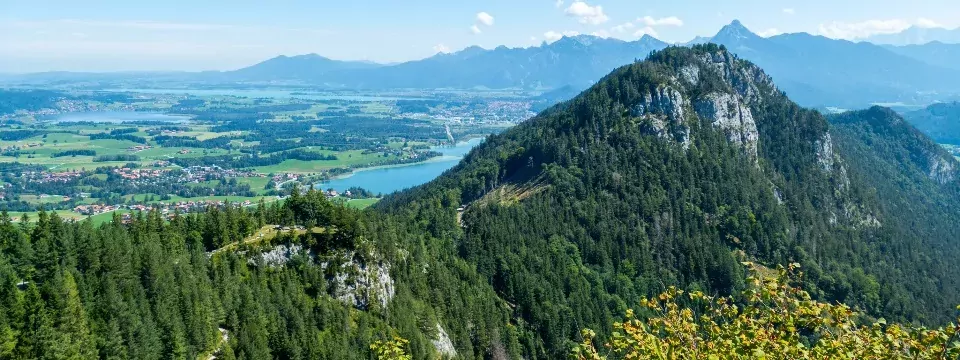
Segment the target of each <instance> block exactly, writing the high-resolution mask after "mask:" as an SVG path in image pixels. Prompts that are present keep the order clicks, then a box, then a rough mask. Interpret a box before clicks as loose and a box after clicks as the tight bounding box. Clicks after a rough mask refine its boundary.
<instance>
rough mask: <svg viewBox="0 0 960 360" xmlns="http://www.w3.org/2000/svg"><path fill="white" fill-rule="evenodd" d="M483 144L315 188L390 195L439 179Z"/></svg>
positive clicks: (470, 143)
mask: <svg viewBox="0 0 960 360" xmlns="http://www.w3.org/2000/svg"><path fill="white" fill-rule="evenodd" d="M482 142H483V139H482V138H476V139H471V140H470V141H465V142H460V143H457V145H456V146H437V147H434V148H433V150H434V151H437V152H440V153H442V154H443V156H441V157H439V158H435V159H431V160H428V161H425V162H422V163H416V164H410V165H402V166H393V167H382V168H372V169H366V170H359V171H355V172H354V173H353V174H352V175H349V176H346V177H340V178H337V179H333V180H330V181H327V182H323V183H319V184H316V187H317V188H318V189H323V190H326V189H330V188H333V189H334V190H337V191H340V192H343V191H344V190H347V189H349V188H351V187H354V186H357V187H361V188H364V189H367V190H369V191H372V192H373V193H381V194H384V195H386V194H389V193H392V192H395V191H400V190H403V189H408V188H411V187H414V186H417V185H421V184H424V183H427V182H429V181H430V180H433V179H436V178H437V177H438V176H440V174H443V172H444V171H446V170H447V169H450V168H452V167H454V166H456V165H457V164H458V163H459V162H460V160H461V159H463V156H464V155H466V154H467V153H468V152H470V149H473V148H474V147H475V146H477V145H479V144H480V143H482Z"/></svg>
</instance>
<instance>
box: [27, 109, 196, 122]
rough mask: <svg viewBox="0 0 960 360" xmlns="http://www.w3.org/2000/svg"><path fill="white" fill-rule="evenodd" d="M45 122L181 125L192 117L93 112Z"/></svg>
mask: <svg viewBox="0 0 960 360" xmlns="http://www.w3.org/2000/svg"><path fill="white" fill-rule="evenodd" d="M43 120H44V121H53V122H93V123H110V124H119V123H124V122H130V121H164V122H170V123H181V122H186V121H188V120H190V117H189V116H184V115H167V114H161V113H152V112H138V111H91V112H72V113H64V114H58V115H53V116H49V117H44V118H43Z"/></svg>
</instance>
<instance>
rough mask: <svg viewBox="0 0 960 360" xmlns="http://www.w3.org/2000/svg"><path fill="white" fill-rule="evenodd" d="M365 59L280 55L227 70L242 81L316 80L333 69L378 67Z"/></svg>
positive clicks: (315, 55) (230, 74)
mask: <svg viewBox="0 0 960 360" xmlns="http://www.w3.org/2000/svg"><path fill="white" fill-rule="evenodd" d="M379 66H380V65H378V64H373V63H369V62H365V61H339V60H331V59H328V58H326V57H323V56H320V55H317V54H305V55H296V56H285V55H280V56H277V57H275V58H272V59H269V60H266V61H264V62H261V63H258V64H255V65H252V66H249V67H245V68H243V69H239V70H235V71H231V72H227V73H226V75H227V76H229V77H230V78H232V79H237V80H243V81H275V80H300V81H310V80H316V79H319V78H320V77H322V76H323V75H326V74H329V73H331V72H334V71H340V70H348V69H372V68H376V67H379Z"/></svg>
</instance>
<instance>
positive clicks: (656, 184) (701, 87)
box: [377, 45, 960, 358]
mask: <svg viewBox="0 0 960 360" xmlns="http://www.w3.org/2000/svg"><path fill="white" fill-rule="evenodd" d="M901 122H902V121H901ZM907 128H908V129H909V126H907ZM844 129H846V128H845V127H840V125H838V128H837V129H834V130H832V129H831V126H830V124H829V123H828V122H827V119H825V118H824V117H823V116H822V115H820V114H819V113H817V112H815V111H812V110H805V109H803V108H800V107H799V106H797V105H796V104H794V103H793V102H791V101H790V100H789V99H788V98H786V97H785V96H784V95H783V94H782V93H781V92H780V91H779V90H778V89H777V87H776V86H775V85H774V84H773V82H772V81H771V78H770V77H768V76H767V75H766V74H765V73H764V72H763V71H762V70H760V69H759V68H757V67H755V66H754V65H752V64H750V63H748V62H746V61H743V60H740V59H737V58H736V57H735V56H733V55H732V54H731V53H729V52H727V51H726V50H725V49H722V48H719V47H717V46H716V45H707V46H698V47H694V48H693V49H692V50H691V49H685V48H668V49H667V50H664V51H662V52H658V53H656V54H654V55H653V56H652V57H651V58H650V59H648V60H647V61H645V62H641V63H637V64H634V65H630V66H626V67H623V68H620V69H618V70H616V71H614V72H613V73H612V74H611V75H609V76H607V77H605V78H604V79H602V80H601V81H600V82H599V83H598V84H597V85H595V86H594V87H592V88H591V89H589V90H587V91H586V92H584V93H583V94H581V95H580V96H578V97H576V98H575V99H573V100H572V101H569V102H566V103H563V104H562V105H558V106H556V107H554V108H552V109H549V110H547V111H545V112H544V113H542V114H541V115H540V116H538V117H536V118H534V119H532V120H530V121H528V122H526V123H524V124H521V125H519V126H517V127H516V128H514V129H511V130H510V131H507V132H505V133H503V134H501V135H497V136H492V137H490V138H489V139H488V140H487V141H486V142H485V143H484V144H483V145H481V146H480V147H478V148H477V149H476V150H474V151H473V152H472V153H471V154H470V155H468V156H467V157H466V158H465V160H464V161H463V162H462V163H461V164H460V165H459V166H457V167H456V168H454V169H453V170H451V171H449V172H448V173H446V174H445V175H444V176H442V177H441V178H439V179H437V180H435V181H434V182H432V183H430V184H427V185H424V186H422V187H420V188H417V189H414V190H412V191H408V192H405V193H401V194H398V195H395V196H393V197H391V198H388V199H386V200H384V201H382V202H381V203H380V204H378V206H377V207H378V208H379V209H380V210H381V211H386V212H388V213H391V214H394V216H397V217H399V218H400V220H399V221H400V222H405V223H410V224H424V225H420V229H421V231H423V232H424V233H427V234H430V235H431V237H433V238H435V239H437V240H435V241H445V240H440V239H446V238H449V237H450V236H453V238H454V239H455V240H454V241H453V243H452V244H451V245H449V246H451V247H455V249H456V251H457V253H458V254H459V255H460V256H462V257H463V258H464V259H466V260H467V261H469V262H470V263H471V264H473V266H475V267H476V268H477V270H478V271H479V272H480V274H481V275H482V276H484V277H485V278H486V279H487V281H488V282H489V283H490V284H491V285H492V286H493V288H494V290H495V291H496V292H497V294H499V296H500V297H501V298H503V299H504V300H505V301H506V302H508V303H510V304H513V306H515V308H514V312H513V314H514V316H515V320H514V321H516V322H517V323H522V324H529V326H530V327H531V331H532V332H533V335H534V340H533V342H532V343H527V342H523V344H525V351H526V352H527V353H529V354H539V355H537V356H535V357H547V358H551V357H553V358H555V357H558V356H561V355H562V354H563V353H564V352H565V349H568V348H569V346H570V341H571V340H572V339H577V338H578V336H579V330H580V329H581V328H584V327H589V328H593V329H603V328H605V327H604V326H603V325H604V324H610V323H612V321H613V319H614V318H616V317H617V316H618V315H619V314H622V313H623V311H624V310H625V309H627V308H631V307H636V306H637V301H638V299H640V298H641V297H642V296H645V295H653V294H656V293H659V292H660V291H661V290H664V287H665V286H667V285H670V284H678V285H680V286H681V287H683V288H686V289H691V290H703V291H705V292H708V293H717V294H733V293H735V292H736V291H738V290H739V289H742V288H743V280H744V278H743V276H744V275H743V274H744V270H743V268H742V267H741V265H740V263H741V261H758V262H761V263H764V264H770V265H773V264H784V263H788V262H799V263H801V264H803V268H804V269H806V271H807V278H806V282H807V287H808V288H810V289H812V291H811V293H812V294H813V296H814V297H816V298H820V299H824V300H829V301H841V302H844V303H847V304H850V305H853V306H856V307H858V308H861V309H863V310H864V311H865V312H867V313H868V314H870V315H873V316H884V317H886V318H887V319H901V320H913V321H920V322H929V323H939V322H944V321H948V320H949V319H950V316H951V315H952V309H953V306H954V303H956V302H958V301H960V298H958V295H957V294H960V292H958V290H960V285H958V283H957V281H956V280H955V279H956V275H957V274H960V269H958V268H957V266H956V265H955V264H954V262H953V261H952V260H951V259H952V258H954V257H955V256H956V255H957V254H958V250H960V249H958V245H957V242H956V234H958V233H960V232H958V231H960V229H958V228H957V224H956V222H955V221H953V219H956V217H957V216H958V215H960V211H958V209H957V208H956V206H955V205H952V204H956V203H957V201H956V200H957V192H956V191H954V190H952V189H954V187H953V186H955V184H956V181H955V180H950V175H947V174H949V173H950V172H949V171H946V169H947V167H945V166H944V165H945V164H947V163H942V162H941V163H938V162H937V161H939V160H935V159H939V158H928V159H926V160H924V159H921V158H918V159H913V158H909V157H908V158H906V159H900V158H896V159H888V158H887V156H888V155H889V151H891V150H890V149H889V146H894V145H896V146H897V147H898V148H899V147H903V148H905V149H909V151H910V153H914V152H917V151H921V150H917V149H919V148H918V147H917V146H920V145H923V146H929V145H930V144H931V143H930V142H929V140H924V141H925V142H923V141H921V140H923V139H924V138H923V136H922V135H919V133H917V132H916V131H912V132H883V131H880V130H876V131H880V133H881V134H883V136H884V137H885V142H884V143H882V144H880V143H877V142H864V140H862V139H860V138H853V137H852V135H851V132H849V131H844ZM901 130H902V129H901ZM858 142H859V143H865V144H866V145H864V146H863V147H854V146H851V145H850V144H857V143H858ZM918 142H921V143H922V144H921V143H918ZM917 144H920V145H917ZM926 148H927V147H924V149H926ZM929 149H936V146H935V145H933V147H932V148H929ZM855 150H856V151H855ZM933 155H940V153H933ZM858 157H860V158H862V159H864V160H863V161H860V160H858ZM931 159H934V160H931ZM870 160H873V161H877V162H880V163H881V164H884V166H880V167H876V169H887V170H890V169H893V170H890V171H894V172H896V169H899V168H900V166H901V165H902V164H901V163H900V161H916V165H915V166H913V167H911V168H904V169H909V170H908V174H907V175H903V176H898V177H888V178H885V179H881V180H876V179H874V177H873V175H876V173H874V172H872V171H871V172H868V171H867V170H868V169H867V168H866V167H868V166H870V165H869V164H871V163H870V162H869V161H870ZM938 164H939V165H938ZM949 164H952V162H951V163H949ZM947 166H949V165H948V164H947ZM917 174H921V175H917ZM886 175H892V174H886ZM878 192H883V193H884V195H883V196H880V195H878ZM928 192H929V193H928ZM947 199H953V203H952V204H951V203H944V201H946V200H947ZM903 203H910V204H913V203H917V204H923V205H916V206H912V207H911V209H915V210H916V212H915V213H909V214H904V213H902V212H901V211H900V210H898V209H897V206H898V205H900V204H903ZM461 205H462V206H466V210H465V211H464V213H463V214H462V216H461V218H462V230H461V229H457V228H453V227H451V225H452V224H455V223H456V220H455V217H456V213H455V210H454V209H455V208H456V207H458V206H461ZM444 224H447V225H446V226H444ZM915 226H921V227H922V228H921V229H916V228H914V227H915ZM461 231H462V235H461V234H460V233H461ZM601 336H605V335H604V334H601Z"/></svg>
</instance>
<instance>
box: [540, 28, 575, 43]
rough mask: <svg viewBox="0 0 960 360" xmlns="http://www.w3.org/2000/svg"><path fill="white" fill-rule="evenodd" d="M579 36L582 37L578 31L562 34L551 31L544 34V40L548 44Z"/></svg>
mask: <svg viewBox="0 0 960 360" xmlns="http://www.w3.org/2000/svg"><path fill="white" fill-rule="evenodd" d="M577 35H580V33H579V32H577V31H564V32H562V33H560V32H556V31H553V30H551V31H547V32H545V33H543V39H544V40H546V41H547V42H554V41H557V40H560V39H561V38H563V37H564V36H577Z"/></svg>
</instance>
